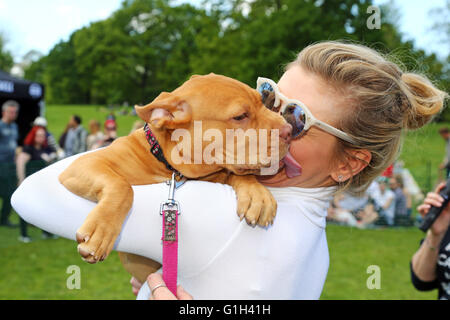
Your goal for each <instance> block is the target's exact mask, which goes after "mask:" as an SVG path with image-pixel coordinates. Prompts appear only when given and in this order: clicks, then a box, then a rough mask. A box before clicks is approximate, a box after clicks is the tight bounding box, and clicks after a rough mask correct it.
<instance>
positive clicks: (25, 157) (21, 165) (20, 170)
mask: <svg viewBox="0 0 450 320" xmlns="http://www.w3.org/2000/svg"><path fill="white" fill-rule="evenodd" d="M30 159H31V156H30V155H29V154H28V153H26V152H23V151H22V152H21V153H19V154H18V155H17V159H16V171H17V179H18V185H20V184H21V183H22V182H23V180H24V179H25V167H26V165H27V162H28V161H30Z"/></svg>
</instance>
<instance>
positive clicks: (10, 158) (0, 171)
mask: <svg viewBox="0 0 450 320" xmlns="http://www.w3.org/2000/svg"><path fill="white" fill-rule="evenodd" d="M19 108H20V106H19V104H18V103H17V102H16V101H14V100H8V101H6V102H5V103H3V105H2V118H1V119H0V198H1V199H2V208H1V218H0V225H2V226H7V227H15V225H14V224H12V223H11V222H10V221H9V215H10V213H11V195H12V194H13V192H14V189H15V188H16V185H17V178H16V175H15V171H16V170H15V164H14V161H15V158H16V149H17V140H18V138H19V131H18V128H17V124H16V123H15V120H16V119H17V115H18V112H19Z"/></svg>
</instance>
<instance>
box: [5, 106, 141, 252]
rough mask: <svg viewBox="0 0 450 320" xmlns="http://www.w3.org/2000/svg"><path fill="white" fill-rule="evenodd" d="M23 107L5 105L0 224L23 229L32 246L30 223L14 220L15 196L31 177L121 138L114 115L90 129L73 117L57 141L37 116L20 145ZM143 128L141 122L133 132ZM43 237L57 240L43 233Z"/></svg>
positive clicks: (22, 238)
mask: <svg viewBox="0 0 450 320" xmlns="http://www.w3.org/2000/svg"><path fill="white" fill-rule="evenodd" d="M19 109H20V105H19V103H18V102H16V101H14V100H8V101H6V102H5V103H3V105H2V117H1V119H0V197H1V199H2V208H1V218H0V225H1V226H5V227H10V228H15V227H18V226H20V236H19V238H18V239H19V241H21V242H25V243H28V242H30V241H31V238H30V237H29V235H28V231H27V223H26V222H25V221H24V220H23V219H21V218H20V224H19V225H16V224H13V223H12V222H11V220H10V213H11V209H12V208H11V203H10V200H11V195H12V193H13V192H14V190H15V189H16V187H18V186H19V185H20V184H21V183H22V182H23V180H24V179H25V178H26V177H27V176H28V175H30V174H32V173H34V172H36V171H38V170H40V169H42V168H44V167H46V166H47V165H49V164H51V163H53V162H55V161H57V160H61V159H63V158H66V157H69V156H72V155H75V154H78V153H82V152H85V151H89V150H95V149H98V148H102V147H106V146H108V145H109V144H111V143H112V142H113V141H114V140H115V139H116V138H117V123H116V119H115V117H114V115H113V114H110V115H108V116H107V117H106V119H105V122H104V123H103V124H100V122H99V121H97V120H90V121H89V127H88V130H89V131H88V130H86V129H85V128H84V126H83V121H82V118H81V117H80V116H79V115H72V116H71V117H70V119H69V121H68V123H67V125H66V129H65V130H64V132H62V133H61V135H60V138H59V139H58V140H57V139H56V138H55V136H54V135H53V134H52V133H51V132H49V131H48V129H47V120H46V119H45V118H43V117H37V118H36V119H35V120H34V121H33V123H32V127H31V129H30V131H29V132H28V134H27V135H26V137H25V139H24V141H23V143H20V144H19V134H18V127H17V124H16V122H15V120H16V118H17V115H18V112H19ZM140 126H143V123H141V122H140V121H137V122H136V124H135V126H134V127H133V128H132V130H135V129H137V128H139V127H140ZM42 236H43V238H55V236H54V235H52V234H50V233H48V232H46V231H43V233H42Z"/></svg>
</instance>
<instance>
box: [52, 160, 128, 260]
mask: <svg viewBox="0 0 450 320" xmlns="http://www.w3.org/2000/svg"><path fill="white" fill-rule="evenodd" d="M77 160H81V161H83V160H84V159H83V160H82V158H79V159H77ZM81 161H80V162H78V163H77V165H76V166H73V167H72V166H69V168H67V169H66V170H65V171H64V172H63V173H62V174H61V175H60V176H59V181H60V182H61V183H62V184H63V185H64V186H65V187H66V188H67V189H69V191H71V192H73V193H75V194H77V195H79V196H81V197H84V198H87V199H89V200H92V201H98V204H97V205H96V206H95V208H94V209H93V210H92V211H91V212H90V213H89V215H88V216H87V218H86V220H85V221H84V223H83V225H82V226H81V227H80V228H79V229H78V230H77V233H76V239H77V241H78V243H79V245H78V252H79V253H80V255H81V256H82V258H83V260H85V261H87V262H89V263H96V262H97V261H103V260H104V259H105V258H106V257H107V256H108V254H109V253H110V252H111V250H112V249H113V246H114V241H115V240H116V238H117V236H118V235H119V233H120V230H121V229H122V224H123V222H124V219H125V217H126V215H127V213H128V211H129V210H130V209H131V206H132V202H133V189H132V188H131V185H130V184H129V183H128V182H127V181H126V180H125V179H124V178H123V177H121V176H120V175H118V174H117V173H116V172H115V171H114V170H112V169H111V168H109V167H108V166H107V165H105V164H103V163H99V161H92V160H91V159H87V160H86V161H83V163H81ZM74 163H75V162H74ZM80 164H81V165H80ZM80 168H82V170H80Z"/></svg>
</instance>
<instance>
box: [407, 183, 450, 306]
mask: <svg viewBox="0 0 450 320" xmlns="http://www.w3.org/2000/svg"><path fill="white" fill-rule="evenodd" d="M444 187H445V184H444V183H441V184H440V185H439V186H438V187H437V188H436V190H434V192H429V193H428V195H427V197H426V198H425V200H424V202H423V204H421V205H420V206H418V207H417V211H419V213H420V214H421V215H422V216H425V215H426V214H427V213H428V211H429V210H430V208H431V206H435V207H441V206H442V203H443V200H444V199H443V198H442V197H441V196H440V195H439V191H441V190H442V189H443V188H444ZM449 261H450V205H447V206H446V207H445V208H444V209H443V211H442V213H441V214H440V215H439V217H438V218H437V219H436V221H435V222H434V223H433V224H432V225H431V228H430V229H428V231H427V234H426V236H425V238H424V239H423V240H422V241H421V244H420V248H419V250H417V252H416V253H415V254H414V255H413V257H412V259H411V263H410V272H411V282H412V284H413V285H414V287H415V288H416V289H417V290H419V291H430V290H434V289H438V299H441V300H449V299H450V264H449Z"/></svg>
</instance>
